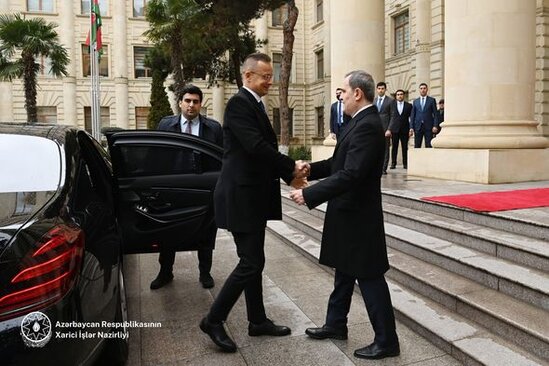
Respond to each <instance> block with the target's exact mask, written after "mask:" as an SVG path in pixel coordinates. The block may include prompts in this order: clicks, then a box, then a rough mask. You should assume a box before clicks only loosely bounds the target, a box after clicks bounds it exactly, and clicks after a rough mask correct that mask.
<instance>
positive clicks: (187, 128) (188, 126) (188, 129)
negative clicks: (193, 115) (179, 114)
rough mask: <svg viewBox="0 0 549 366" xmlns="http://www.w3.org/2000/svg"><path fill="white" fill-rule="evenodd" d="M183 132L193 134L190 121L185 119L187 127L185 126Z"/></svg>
mask: <svg viewBox="0 0 549 366" xmlns="http://www.w3.org/2000/svg"><path fill="white" fill-rule="evenodd" d="M185 133H188V134H189V135H192V134H193V130H192V128H191V121H187V127H186V128H185Z"/></svg>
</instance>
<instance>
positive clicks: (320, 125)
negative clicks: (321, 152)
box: [315, 106, 326, 137]
mask: <svg viewBox="0 0 549 366" xmlns="http://www.w3.org/2000/svg"><path fill="white" fill-rule="evenodd" d="M315 112H316V113H315V119H316V136H317V137H325V129H326V127H325V126H324V119H325V117H324V106H320V107H315Z"/></svg>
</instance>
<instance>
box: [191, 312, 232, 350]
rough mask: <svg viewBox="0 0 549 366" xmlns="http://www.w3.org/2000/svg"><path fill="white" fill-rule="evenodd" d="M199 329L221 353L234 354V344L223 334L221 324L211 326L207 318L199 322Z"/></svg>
mask: <svg viewBox="0 0 549 366" xmlns="http://www.w3.org/2000/svg"><path fill="white" fill-rule="evenodd" d="M200 329H201V330H202V331H203V332H204V333H206V334H207V335H209V336H210V338H211V339H212V341H213V342H214V343H215V344H216V345H217V346H218V347H219V348H221V350H222V351H223V352H236V344H235V343H234V342H233V340H232V339H231V338H230V337H229V336H228V335H227V332H225V328H224V327H223V323H219V324H215V323H214V324H212V323H210V322H209V321H208V319H207V318H203V319H202V321H201V322H200Z"/></svg>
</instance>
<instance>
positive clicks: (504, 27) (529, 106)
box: [408, 0, 549, 183]
mask: <svg viewBox="0 0 549 366" xmlns="http://www.w3.org/2000/svg"><path fill="white" fill-rule="evenodd" d="M445 14H446V19H445V26H446V39H445V45H446V58H445V93H444V94H445V100H446V109H445V122H444V125H443V129H442V132H441V134H440V135H439V136H437V137H436V138H435V139H434V140H433V146H434V147H435V148H434V149H413V150H411V151H410V158H409V166H408V167H409V174H412V175H420V176H428V177H434V178H443V179H452V180H465V181H472V182H478V183H506V182H519V181H529V180H546V179H549V150H548V149H546V147H547V146H548V140H547V138H545V137H543V136H542V135H541V134H540V133H539V132H538V130H537V124H538V123H537V122H536V121H535V120H534V90H535V89H534V84H535V40H536V33H535V24H536V22H535V19H536V5H535V2H534V1H522V0H505V1H496V0H486V1H482V2H479V1H476V0H446V12H445ZM511 25H512V26H511Z"/></svg>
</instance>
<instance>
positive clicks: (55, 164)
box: [0, 134, 63, 193]
mask: <svg viewBox="0 0 549 366" xmlns="http://www.w3.org/2000/svg"><path fill="white" fill-rule="evenodd" d="M62 159H63V155H62V154H61V151H60V147H59V145H57V143H55V142H54V141H51V140H48V139H46V138H43V137H37V136H25V135H12V134H0V167H2V174H0V192H1V193H10V192H12V193H13V192H44V191H56V190H57V189H58V188H59V186H60V185H61V184H62V183H61V181H62V178H63V177H62V165H63V161H62Z"/></svg>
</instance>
